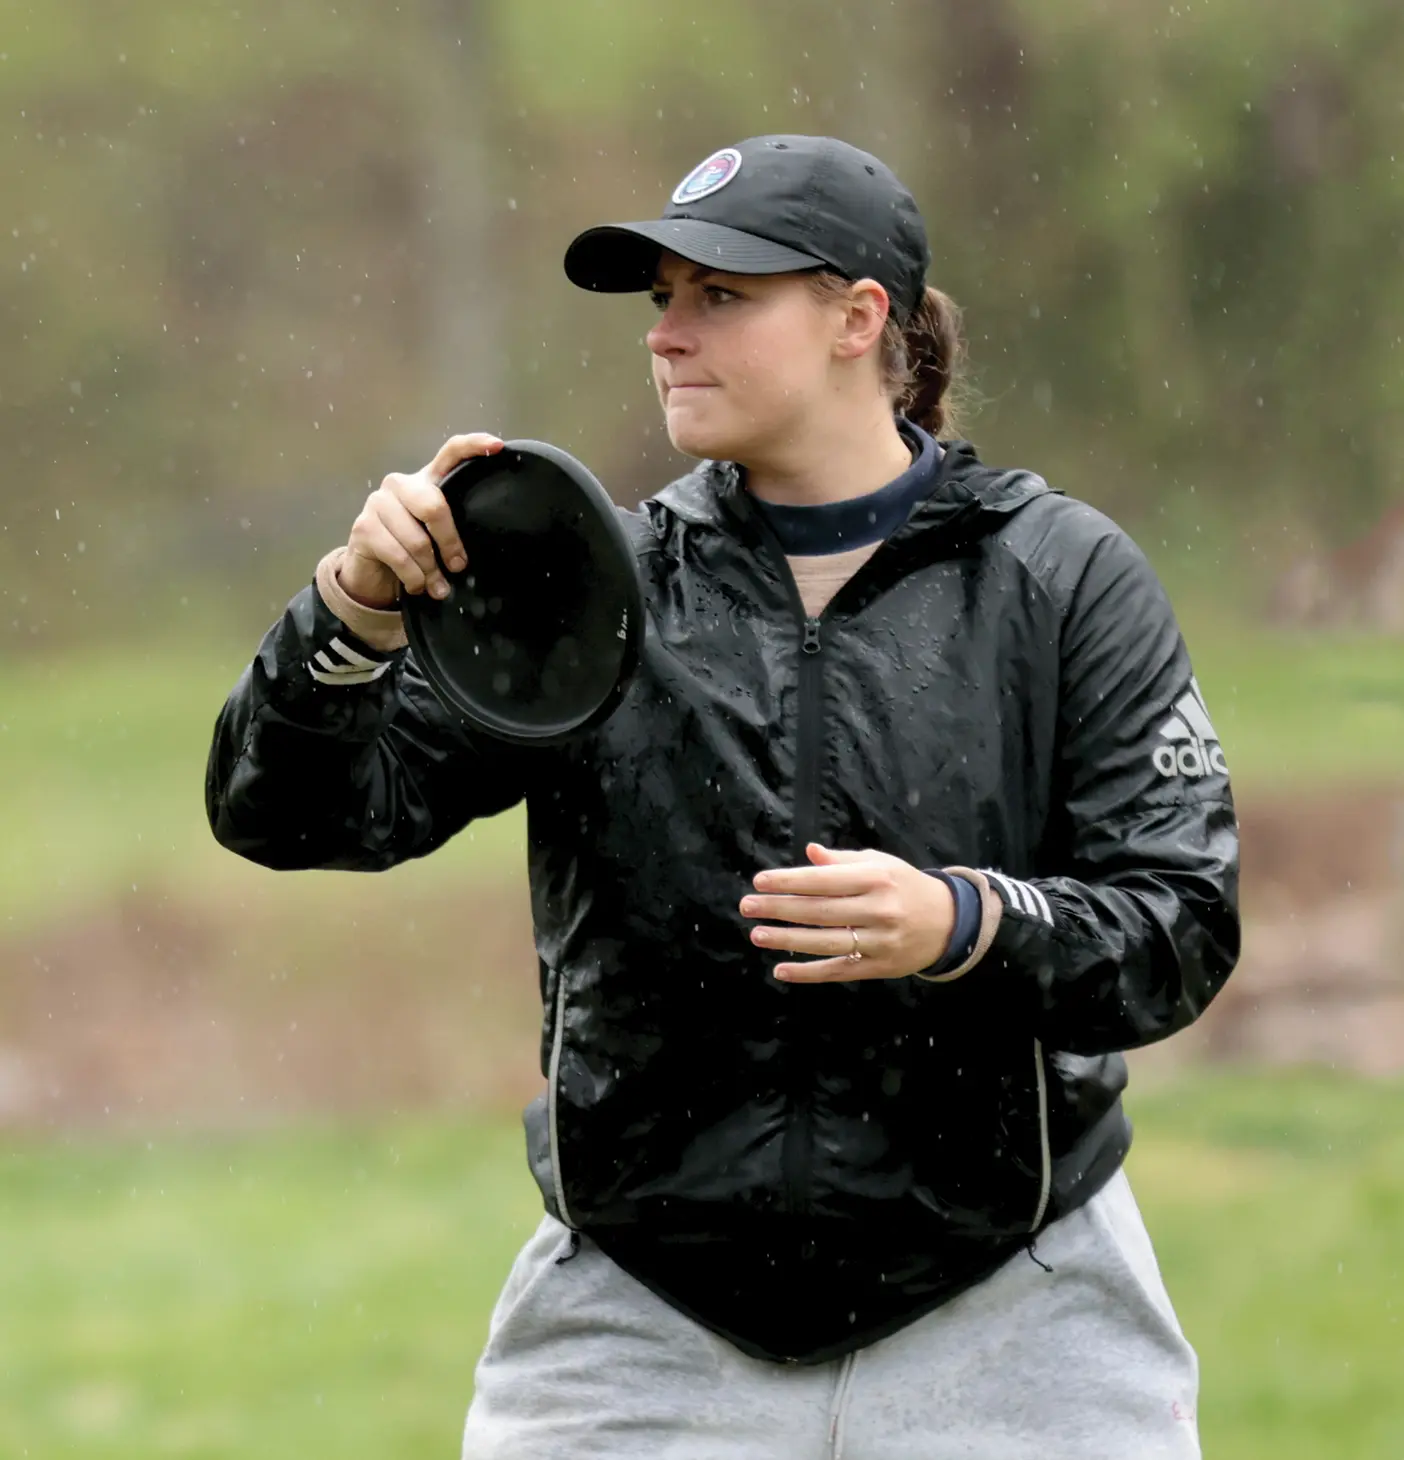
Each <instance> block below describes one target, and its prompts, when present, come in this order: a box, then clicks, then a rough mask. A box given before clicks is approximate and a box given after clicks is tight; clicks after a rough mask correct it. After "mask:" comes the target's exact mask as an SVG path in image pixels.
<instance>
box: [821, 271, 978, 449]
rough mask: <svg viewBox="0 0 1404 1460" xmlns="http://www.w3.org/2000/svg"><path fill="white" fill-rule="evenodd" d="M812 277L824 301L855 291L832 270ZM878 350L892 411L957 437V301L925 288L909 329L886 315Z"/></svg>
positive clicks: (961, 347)
mask: <svg viewBox="0 0 1404 1460" xmlns="http://www.w3.org/2000/svg"><path fill="white" fill-rule="evenodd" d="M808 278H809V281H810V284H811V286H812V287H813V289H814V292H815V293H816V294H817V295H818V296H819V297H820V299H823V300H832V299H841V298H843V297H844V296H845V295H847V293H848V291H849V289H850V288H852V281H851V280H849V279H845V278H844V277H843V275H841V274H836V273H833V272H831V271H830V270H828V269H820V270H817V271H816V272H814V273H812V274H810V275H808ZM880 348H881V350H882V357H881V362H880V367H881V370H882V383H883V387H884V389H885V390H886V391H887V393H888V395H889V396H891V398H892V405H893V409H894V410H896V411H898V412H900V413H901V414H902V415H904V416H906V417H908V419H910V420H912V421H914V422H916V424H917V425H918V426H920V427H921V428H922V430H924V431H929V432H930V433H931V435H933V436H945V437H947V438H948V439H949V438H950V437H952V436H956V435H959V434H960V432H961V430H962V425H961V419H960V416H961V407H962V406H963V405H964V404H965V395H966V391H965V382H964V379H963V377H962V374H961V370H962V366H963V365H964V363H965V337H964V335H963V333H962V331H961V311H960V306H959V305H958V304H957V303H956V302H955V300H954V299H952V298H951V297H950V296H949V295H948V294H943V293H942V292H941V291H940V290H939V289H933V288H932V287H931V286H930V285H927V288H926V292H925V293H924V294H923V295H922V299H921V302H920V303H919V304H918V305H917V307H916V309H915V310H914V311H913V313H912V317H911V318H910V319H909V320H908V321H907V323H906V325H905V326H903V325H901V324H899V323H898V322H897V320H896V319H895V318H894V317H893V316H892V315H888V317H887V323H886V324H885V325H884V326H883V330H882V343H881V347H880Z"/></svg>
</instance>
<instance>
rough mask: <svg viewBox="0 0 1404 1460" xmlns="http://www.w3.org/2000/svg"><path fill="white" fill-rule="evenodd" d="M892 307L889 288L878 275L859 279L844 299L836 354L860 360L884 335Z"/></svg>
mask: <svg viewBox="0 0 1404 1460" xmlns="http://www.w3.org/2000/svg"><path fill="white" fill-rule="evenodd" d="M889 308H890V305H889V301H888V297H887V290H886V289H884V288H883V287H882V285H881V284H879V283H878V282H877V280H876V279H859V280H858V282H857V283H856V284H854V285H853V287H852V289H850V290H849V295H848V298H847V300H845V301H843V318H842V321H841V324H840V330H839V335H838V338H837V339H836V340H835V341H834V354H835V356H836V357H837V358H838V359H840V360H857V359H859V358H861V357H862V356H864V355H866V354H867V353H868V352H869V351H870V350H872V349H874V348H875V347H876V345H877V343H878V341H879V340H881V339H882V331H883V327H884V325H886V323H887V315H888V310H889Z"/></svg>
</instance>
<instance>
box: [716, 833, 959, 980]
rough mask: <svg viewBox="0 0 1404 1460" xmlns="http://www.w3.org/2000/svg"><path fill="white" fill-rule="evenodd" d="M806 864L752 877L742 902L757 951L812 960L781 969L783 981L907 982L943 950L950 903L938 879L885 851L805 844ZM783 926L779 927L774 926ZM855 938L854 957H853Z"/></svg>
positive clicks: (952, 908) (952, 922)
mask: <svg viewBox="0 0 1404 1460" xmlns="http://www.w3.org/2000/svg"><path fill="white" fill-rule="evenodd" d="M805 854H806V855H807V856H808V858H809V860H810V862H811V864H812V865H811V866H808V867H777V868H774V869H770V870H767V871H764V872H758V873H756V876H755V878H754V880H753V885H754V886H755V889H756V890H755V892H753V893H749V894H747V896H746V897H744V898H743V899H742V900H741V913H742V916H743V917H748V918H764V919H766V920H767V921H766V922H765V923H763V924H762V925H761V926H760V927H756V928H752V930H751V941H752V942H753V943H754V944H756V946H757V947H760V948H776V949H784V950H785V951H786V952H790V953H813V954H818V955H819V961H818V962H814V963H781V964H778V965H777V966H776V968H775V977H776V978H778V979H781V980H783V981H784V982H786V983H839V982H844V983H846V982H848V981H849V980H852V979H858V978H906V977H907V976H908V975H909V974H913V973H917V972H919V971H920V970H921V969H923V968H929V967H930V966H931V965H932V964H933V963H935V962H936V960H937V959H938V958H940V957H941V955H942V954H943V953H944V952H945V951H946V946H947V944H948V943H949V942H950V937H951V930H952V928H953V927H954V925H955V899H954V898H953V897H952V896H951V892H950V888H948V887H947V886H946V884H945V883H944V882H942V881H941V879H940V878H939V877H930V876H928V875H927V874H926V873H925V872H923V871H922V870H921V869H920V868H919V867H913V866H912V864H911V863H910V862H904V861H903V860H902V859H901V858H900V857H893V856H889V855H888V853H886V852H872V851H863V852H840V851H834V850H831V849H830V848H828V847H822V846H820V845H819V843H818V842H810V843H809V845H808V846H807V847H806V848H805ZM776 924H784V925H786V926H776ZM855 939H856V943H857V951H858V952H859V953H861V954H862V957H861V958H856V959H855V958H853V957H852V956H851V955H852V954H853V952H854V951H855V950H854V944H855Z"/></svg>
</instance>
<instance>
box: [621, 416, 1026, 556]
mask: <svg viewBox="0 0 1404 1460" xmlns="http://www.w3.org/2000/svg"><path fill="white" fill-rule="evenodd" d="M939 444H940V446H941V449H942V455H941V459H940V460H939V461H938V462H937V463H936V467H935V470H934V471H933V473H932V482H931V488H930V490H929V492H928V493H927V495H926V496H925V497H923V498H922V499H921V500H920V501H919V502H918V503H917V505H916V507H915V508H913V510H912V513H911V516H910V517H909V518H908V519H907V521H906V522H905V523H904V524H903V525H902V526H901V527H899V528H898V529H897V531H896V532H894V533H893V537H894V538H903V539H905V538H910V537H916V536H924V535H925V534H927V533H929V532H939V533H941V534H942V535H946V534H951V535H958V536H960V537H962V538H977V537H981V536H983V535H984V534H985V533H987V532H991V531H994V530H995V529H996V528H997V527H998V526H999V525H1000V524H1002V523H1003V522H1004V521H1005V520H1006V519H1007V518H1008V517H1009V515H1010V514H1011V513H1013V512H1017V511H1018V510H1019V509H1020V508H1021V507H1023V506H1025V505H1027V504H1028V503H1029V502H1031V501H1033V500H1034V498H1035V497H1041V496H1044V495H1045V494H1047V493H1050V492H1053V491H1054V490H1055V489H1054V488H1052V487H1050V486H1049V485H1048V483H1047V482H1046V481H1044V479H1043V478H1042V477H1041V476H1039V475H1038V474H1037V473H1036V472H1031V471H1024V470H1021V469H1019V468H1012V469H1011V468H1006V467H993V466H986V465H985V464H984V463H983V462H982V461H981V460H980V458H979V455H978V453H977V452H976V449H975V447H974V446H973V445H972V444H971V443H970V442H969V441H964V440H952V441H942V442H940V443H939ZM640 506H641V509H642V510H643V511H644V512H646V513H647V514H648V515H649V517H650V518H652V519H653V521H654V523H655V526H656V527H657V526H661V523H660V522H659V518H660V516H662V515H663V514H664V513H666V514H669V515H671V516H673V517H676V518H678V519H680V520H681V521H683V522H688V523H692V524H695V525H698V526H710V527H716V528H718V529H720V530H722V531H728V530H731V529H732V528H734V526H735V523H736V520H737V518H738V517H740V518H741V519H743V520H744V519H747V518H749V517H750V516H751V511H750V506H749V499H748V498H747V496H746V491H745V487H744V484H743V476H742V472H741V469H740V468H739V467H738V466H737V465H736V464H735V463H734V462H729V461H704V462H701V463H700V464H699V465H698V466H697V467H696V468H694V470H692V471H690V472H689V473H688V474H687V475H686V476H684V477H679V478H678V480H676V481H674V482H670V483H669V485H668V486H666V487H664V488H663V490H662V491H660V492H658V493H657V494H656V495H655V496H653V497H650V498H648V499H647V500H646V501H644V502H643V503H641V504H640Z"/></svg>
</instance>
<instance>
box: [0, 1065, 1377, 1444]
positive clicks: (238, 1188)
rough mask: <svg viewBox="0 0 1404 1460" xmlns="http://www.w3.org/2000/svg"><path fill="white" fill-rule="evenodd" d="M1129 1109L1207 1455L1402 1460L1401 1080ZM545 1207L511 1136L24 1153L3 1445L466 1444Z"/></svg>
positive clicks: (12, 1230) (1154, 1095)
mask: <svg viewBox="0 0 1404 1460" xmlns="http://www.w3.org/2000/svg"><path fill="white" fill-rule="evenodd" d="M1132 1109H1133V1114H1134V1116H1135V1117H1136V1120H1137V1125H1138V1140H1137V1146H1136V1150H1135V1153H1134V1155H1133V1159H1132V1163H1131V1172H1132V1179H1133V1182H1134V1184H1135V1187H1136V1190H1137V1192H1138V1195H1139V1197H1140V1200H1141V1204H1142V1207H1143V1209H1144V1211H1145V1213H1146V1219H1147V1223H1148V1225H1149V1227H1150V1229H1151V1233H1152V1236H1153V1237H1154V1239H1155V1241H1156V1244H1157V1247H1158V1249H1159V1253H1160V1258H1161V1262H1162V1266H1163V1268H1164V1270H1165V1274H1166V1281H1167V1283H1168V1285H1169V1287H1170V1290H1171V1293H1172V1295H1173V1297H1174V1298H1175V1301H1176V1304H1177V1306H1178V1308H1179V1310H1180V1314H1181V1318H1182V1320H1183V1322H1184V1324H1185V1327H1186V1330H1187V1331H1188V1333H1189V1335H1190V1337H1191V1339H1192V1340H1193V1341H1194V1342H1195V1344H1196V1346H1197V1347H1198V1349H1199V1352H1200V1355H1201V1360H1202V1364H1203V1380H1204V1382H1203V1392H1202V1396H1201V1427H1202V1432H1203V1436H1204V1443H1205V1455H1206V1456H1207V1457H1209V1460H1269V1457H1270V1460H1328V1457H1329V1460H1384V1457H1394V1456H1399V1455H1404V1389H1401V1386H1400V1382H1399V1381H1400V1377H1401V1375H1404V1085H1393V1086H1379V1085H1364V1084H1354V1083H1351V1082H1348V1081H1344V1080H1338V1079H1333V1078H1326V1077H1322V1076H1307V1075H1282V1076H1274V1077H1250V1076H1242V1075H1239V1076H1232V1077H1219V1076H1215V1077H1213V1078H1208V1077H1204V1078H1196V1079H1194V1080H1193V1081H1192V1082H1186V1083H1182V1084H1179V1085H1174V1086H1168V1087H1163V1088H1160V1089H1157V1090H1154V1091H1152V1092H1150V1093H1147V1094H1143V1095H1141V1096H1139V1097H1138V1098H1137V1099H1135V1100H1134V1101H1133V1103H1132ZM538 1210H539V1207H538V1202H537V1198H536V1196H535V1193H534V1190H533V1189H532V1188H531V1186H530V1183H529V1181H528V1178H527V1176H526V1172H525V1168H524V1163H523V1160H522V1155H521V1150H520V1140H519V1136H518V1132H517V1128H516V1123H515V1121H511V1120H501V1121H493V1122H485V1123H476V1124H469V1123H454V1122H451V1121H439V1122H436V1123H425V1122H417V1123H412V1124H406V1123H390V1124H382V1125H377V1126H375V1127H371V1128H361V1129H350V1130H348V1129H330V1128H302V1129H285V1130H280V1131H276V1132H270V1133H265V1134H245V1135H242V1136H239V1137H231V1136H225V1137H221V1138H217V1139H216V1138H201V1139H193V1138H180V1139H172V1138H162V1139H161V1140H159V1141H154V1142H152V1143H150V1144H148V1143H145V1142H138V1143H134V1144H128V1145H112V1144H84V1143H83V1142H81V1141H78V1140H66V1141H63V1142H49V1143H43V1144H35V1145H24V1144H16V1143H13V1142H11V1143H10V1144H9V1145H7V1146H4V1147H0V1253H3V1255H4V1256H3V1261H0V1313H3V1314H4V1322H3V1324H0V1455H4V1456H6V1457H7V1460H8V1457H12V1456H13V1457H21V1456H34V1457H44V1460H67V1457H75V1460H76V1457H79V1456H83V1457H89V1456H104V1457H110V1460H138V1457H140V1460H151V1457H160V1456H182V1457H187V1456H188V1457H200V1460H222V1457H229V1460H234V1457H240V1460H243V1457H247V1456H258V1457H259V1460H305V1457H307V1456H312V1455H335V1456H337V1457H338V1460H357V1457H362V1456H364V1457H371V1456H376V1457H381V1456H389V1455H396V1456H409V1455H414V1456H421V1455H422V1456H431V1455H442V1456H448V1455H452V1454H456V1448H455V1447H456V1441H457V1431H458V1428H459V1426H460V1424H461V1420H462V1413H463V1410H464V1407H465V1405H466V1403H467V1400H468V1397H469V1394H470V1392H471V1379H472V1365H473V1363H474V1361H475V1359H476V1356H477V1353H478V1350H479V1347H480V1344H481V1341H482V1338H483V1335H484V1333H485V1331H486V1323H487V1318H488V1314H489V1312H490V1309H491V1305H492V1301H493V1298H494V1296H495V1293H496V1290H497V1287H498V1284H499V1282H500V1281H501V1278H502V1277H503V1275H504V1273H505V1272H506V1269H507V1266H508V1264H509V1262H510V1260H511V1256H512V1254H513V1252H514V1251H515V1249H516V1247H517V1246H518V1245H519V1243H520V1242H521V1241H522V1240H523V1239H524V1237H525V1235H526V1234H527V1232H528V1231H529V1230H530V1229H531V1227H532V1225H534V1222H535V1220H536V1216H537V1213H538ZM1127 1460H1131V1457H1127Z"/></svg>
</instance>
